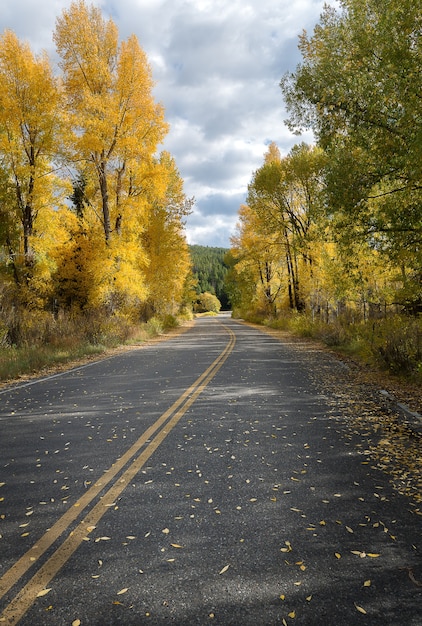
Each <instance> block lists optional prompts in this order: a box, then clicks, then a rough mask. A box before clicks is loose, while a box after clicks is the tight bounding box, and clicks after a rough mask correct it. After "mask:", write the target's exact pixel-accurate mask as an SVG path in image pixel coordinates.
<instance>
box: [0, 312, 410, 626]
mask: <svg viewBox="0 0 422 626" xmlns="http://www.w3.org/2000/svg"><path fill="white" fill-rule="evenodd" d="M341 369H342V365H341V363H340V362H336V361H335V359H333V357H331V356H329V355H327V354H326V353H321V354H318V353H312V351H311V350H309V351H307V350H306V349H303V348H302V349H301V350H299V349H298V348H297V346H296V345H295V344H294V343H290V342H289V341H279V340H278V339H277V338H274V337H272V336H270V335H268V334H266V333H264V332H261V331H260V330H259V329H257V328H254V327H249V326H247V325H245V324H242V323H239V322H236V321H234V320H232V319H230V318H229V317H228V316H218V317H216V318H202V319H198V320H196V321H195V323H194V325H193V326H192V327H191V328H189V329H188V330H186V332H184V333H182V334H180V335H177V336H174V337H171V338H169V339H167V340H165V341H161V342H158V343H151V344H148V345H144V346H143V347H141V348H135V349H133V350H129V351H126V352H123V353H118V354H115V355H113V356H111V357H109V358H106V359H103V360H100V361H97V362H93V363H92V362H91V363H89V364H87V365H83V366H80V367H76V368H74V369H71V370H69V371H67V372H62V373H59V374H57V375H54V376H48V377H44V378H40V379H33V380H29V381H26V382H23V383H19V384H16V385H12V386H10V387H8V388H6V389H3V390H2V391H1V392H0V576H1V578H0V598H1V600H0V615H1V617H0V624H3V623H4V624H7V625H8V626H10V625H11V624H20V625H21V626H29V625H31V626H33V625H34V624H37V625H38V624H40V625H46V626H47V625H54V626H62V625H63V626H65V625H66V626H70V625H71V624H73V625H74V626H78V625H79V624H80V625H82V626H85V625H90V626H107V625H122V626H126V625H129V626H132V625H133V626H135V625H136V626H139V625H143V624H151V625H156V626H159V625H161V624H177V625H181V626H190V625H193V624H198V625H202V624H218V625H222V626H226V625H236V626H248V625H252V624H253V625H254V626H256V625H264V626H265V625H273V624H274V625H275V624H283V625H286V624H289V625H290V624H293V625H294V624H300V625H306V626H308V625H312V626H313V625H315V626H317V625H318V626H319V625H321V624H324V626H330V625H333V626H334V625H335V626H339V625H340V626H341V625H344V626H354V625H355V624H356V625H358V624H359V625H360V624H370V625H371V626H376V625H378V624H379V625H382V626H388V625H390V624H391V625H393V624H398V623H400V624H406V625H407V626H421V624H422V602H421V600H422V583H421V582H420V581H421V579H422V567H421V556H420V555H421V548H422V541H421V539H422V537H421V522H422V517H421V515H420V509H419V508H418V507H417V506H416V505H415V504H414V503H413V502H412V501H411V498H409V497H406V496H404V495H401V494H400V493H399V492H398V491H397V490H396V489H395V488H394V487H393V486H392V483H391V477H390V476H389V475H388V474H387V473H385V472H383V471H381V470H380V469H379V467H378V466H377V464H376V463H375V462H374V461H373V460H372V457H371V456H370V455H369V453H368V450H367V448H368V432H365V429H363V430H362V432H360V431H358V430H356V428H351V425H350V422H349V418H348V417H347V416H346V413H345V411H344V406H343V405H345V404H348V403H349V404H350V403H351V402H352V400H351V399H347V398H346V400H345V399H344V398H343V400H342V402H339V400H338V397H339V396H336V397H334V396H331V395H330V393H327V389H326V388H324V385H322V384H320V383H322V382H323V379H324V377H326V376H328V375H330V376H334V377H335V376H336V372H340V371H341ZM348 408H349V415H350V406H349V407H348ZM352 410H353V407H352ZM359 410H360V409H359V406H358V405H357V406H356V411H359Z"/></svg>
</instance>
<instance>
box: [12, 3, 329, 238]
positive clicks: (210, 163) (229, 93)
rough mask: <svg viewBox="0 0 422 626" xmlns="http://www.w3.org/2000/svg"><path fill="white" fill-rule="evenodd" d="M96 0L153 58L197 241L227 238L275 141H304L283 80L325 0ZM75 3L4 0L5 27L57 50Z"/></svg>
mask: <svg viewBox="0 0 422 626" xmlns="http://www.w3.org/2000/svg"><path fill="white" fill-rule="evenodd" d="M93 1H94V4H96V5H97V6H99V7H100V8H101V9H102V10H103V12H104V15H107V16H110V17H111V18H112V19H113V20H114V21H115V23H116V24H117V26H118V28H119V33H120V36H121V38H122V39H125V38H127V37H128V36H129V35H130V34H132V33H135V34H136V35H137V36H138V39H139V42H140V44H141V46H142V47H143V48H144V50H145V52H146V53H147V56H148V59H149V61H150V63H151V66H152V69H153V75H154V79H155V81H156V87H155V92H154V93H155V97H156V98H157V100H159V101H160V102H161V103H162V104H163V105H164V107H165V110H166V118H167V121H168V122H169V123H170V132H169V134H168V136H167V138H166V141H165V143H164V146H163V147H164V148H165V149H166V150H169V151H170V152H171V153H172V154H173V155H174V157H175V159H176V163H177V165H178V168H179V170H180V173H181V175H182V177H183V178H184V180H185V191H186V194H187V195H188V196H195V197H196V200H197V203H196V207H195V212H194V214H193V215H192V216H190V217H189V218H188V221H187V237H188V240H189V242H190V243H203V244H206V245H224V246H228V245H229V239H230V235H231V234H233V229H234V227H235V224H236V221H237V210H238V208H239V205H240V204H241V202H243V201H244V199H245V195H246V192H247V185H248V183H249V181H250V179H251V177H252V174H253V172H254V170H255V169H256V168H257V167H259V166H260V165H261V163H262V160H263V155H264V153H265V151H266V149H267V146H268V143H269V142H270V141H275V142H276V143H277V144H278V146H279V147H280V150H281V152H282V153H284V154H285V153H287V152H288V151H289V150H290V148H291V147H292V145H293V144H294V143H296V142H297V138H296V137H294V136H292V135H291V134H290V133H289V131H288V130H287V128H286V126H285V125H284V123H283V119H284V117H285V116H286V114H285V111H284V107H283V100H282V94H281V90H280V88H279V82H280V79H281V77H282V75H283V74H284V73H285V72H286V71H289V70H290V71H292V70H294V68H295V67H296V65H297V63H298V62H299V61H300V55H299V52H298V50H297V43H298V35H299V34H300V32H301V31H302V30H303V29H307V30H312V29H313V26H314V24H315V23H316V21H317V20H318V17H319V14H320V13H321V10H322V7H323V4H324V0H295V2H292V1H291V0H278V2H274V0H248V1H244V0H231V2H229V3H228V2H227V0H97V1H95V0H93ZM87 2H88V4H90V3H91V0H87ZM70 3H71V0H49V1H48V2H42V3H40V2H39V0H3V4H5V5H6V6H5V7H4V6H3V7H2V11H1V13H0V32H1V31H3V30H4V28H11V29H12V30H14V31H15V32H16V34H17V35H18V36H19V37H20V38H22V39H26V40H28V41H29V43H30V44H31V46H32V47H33V49H34V51H39V50H40V49H41V48H45V49H47V50H48V51H50V52H51V54H52V56H53V55H54V48H53V43H52V33H53V31H54V27H55V21H56V18H57V17H58V16H59V15H60V14H61V12H62V10H63V8H64V7H68V6H69V5H70ZM302 139H303V140H308V141H310V140H311V137H310V136H308V137H303V138H302Z"/></svg>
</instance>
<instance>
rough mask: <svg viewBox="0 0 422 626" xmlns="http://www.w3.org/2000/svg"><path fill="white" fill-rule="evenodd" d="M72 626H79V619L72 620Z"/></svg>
mask: <svg viewBox="0 0 422 626" xmlns="http://www.w3.org/2000/svg"><path fill="white" fill-rule="evenodd" d="M72 626H81V620H80V619H74V620H73V622H72Z"/></svg>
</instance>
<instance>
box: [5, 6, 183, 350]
mask: <svg viewBox="0 0 422 626" xmlns="http://www.w3.org/2000/svg"><path fill="white" fill-rule="evenodd" d="M53 39H54V42H55V44H56V49H57V55H58V58H59V68H60V73H59V74H58V75H56V74H55V73H54V72H53V69H52V64H51V62H50V60H49V58H48V57H47V55H46V54H42V55H39V56H36V55H34V54H33V52H32V51H31V49H30V47H29V45H28V44H26V43H23V42H21V41H20V40H19V39H18V38H17V37H16V35H15V34H14V33H13V32H11V31H7V30H6V31H5V32H4V33H3V34H2V35H1V36H0V345H2V346H3V347H7V346H10V345H14V346H19V345H25V344H30V345H35V344H37V343H43V342H47V341H51V340H54V339H55V338H56V339H57V338H58V337H60V338H63V336H64V335H66V334H71V333H72V332H73V331H77V332H78V333H79V334H84V333H85V334H86V336H87V337H89V338H90V339H91V340H93V341H101V337H103V336H104V335H105V334H106V333H107V332H109V331H110V329H113V328H114V329H115V332H118V333H121V334H122V333H124V329H125V328H126V326H127V325H128V324H130V323H136V322H139V321H140V320H144V321H146V320H148V319H149V318H150V317H151V316H153V315H158V316H161V317H163V316H165V315H169V314H170V315H173V314H175V313H177V312H178V311H179V310H180V309H181V307H183V306H184V304H185V299H186V297H187V296H186V293H187V291H188V290H187V288H186V283H187V277H188V275H189V273H190V258H189V253H188V247H187V243H186V239H185V234H184V230H183V228H184V227H183V224H184V218H185V216H186V215H187V214H189V212H190V209H191V204H192V202H191V201H190V200H189V199H187V198H186V196H185V194H184V191H183V181H182V179H181V177H180V174H179V172H178V169H177V166H176V163H175V161H174V159H173V157H172V156H171V155H170V154H169V153H167V152H161V153H158V152H157V148H158V146H159V145H160V143H161V142H162V141H163V139H164V137H165V135H166V133H167V131H168V125H167V123H166V121H165V114H164V110H163V108H162V106H161V105H159V104H158V103H157V102H155V101H154V98H153V94H152V89H153V79H152V75H151V69H150V66H149V63H148V59H147V57H146V55H145V52H144V51H143V50H142V48H141V47H140V45H139V43H138V41H137V39H136V37H134V36H130V37H128V39H127V40H125V41H119V37H118V32H117V28H116V26H115V24H114V23H113V21H112V20H111V19H110V20H105V19H104V18H103V16H102V14H101V11H100V9H98V8H96V7H94V6H93V5H88V4H86V3H85V2H84V1H83V0H76V1H75V2H72V3H71V4H70V6H69V7H68V8H67V9H65V10H64V11H63V13H62V15H61V16H60V17H59V18H58V19H57V21H56V29H55V31H54V33H53ZM72 328H73V330H72ZM64 329H65V330H64ZM75 339H76V337H75Z"/></svg>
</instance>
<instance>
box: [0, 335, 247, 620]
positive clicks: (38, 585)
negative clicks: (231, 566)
mask: <svg viewBox="0 0 422 626" xmlns="http://www.w3.org/2000/svg"><path fill="white" fill-rule="evenodd" d="M224 328H225V329H226V330H227V332H228V333H229V335H230V340H229V342H228V344H227V345H226V347H225V348H224V350H223V351H222V352H221V353H220V354H219V356H218V357H217V358H216V359H215V360H214V362H213V363H212V364H211V365H210V366H209V367H208V368H207V369H206V370H205V372H203V373H202V374H201V376H199V378H198V379H197V380H196V381H195V382H194V383H193V385H191V386H190V387H189V388H188V389H187V390H186V391H185V392H184V393H183V394H182V395H181V396H180V398H178V399H177V400H176V402H174V404H173V405H172V406H171V407H170V408H169V409H168V410H167V411H165V413H163V415H161V417H160V418H159V419H158V420H157V421H156V422H155V423H154V424H153V425H152V426H150V427H149V428H148V429H147V430H146V431H145V433H143V435H141V437H139V439H138V440H137V441H136V442H135V444H133V445H132V446H131V447H130V448H129V450H128V451H127V452H126V453H125V454H124V455H123V456H122V457H120V458H119V459H118V461H117V462H116V463H115V464H113V465H112V467H111V468H110V469H109V470H107V471H106V472H105V473H104V475H103V477H102V478H101V480H100V481H97V482H96V483H95V485H93V486H92V487H91V488H90V489H89V490H88V491H87V492H86V493H85V494H84V495H83V496H82V497H81V498H80V499H79V500H78V501H77V502H76V503H75V504H74V505H73V507H71V508H70V509H69V510H68V511H67V512H66V513H65V514H64V515H63V516H62V517H61V518H60V519H59V520H58V521H57V522H56V523H55V524H54V525H53V526H52V527H51V528H50V529H49V530H48V531H47V532H46V533H45V534H44V535H43V536H42V537H41V538H40V540H39V541H38V542H37V544H36V545H34V546H33V547H32V548H31V549H30V550H28V551H27V552H26V553H25V554H24V555H23V556H22V557H21V558H20V559H19V560H18V561H17V562H16V563H15V564H14V565H13V566H12V567H11V568H10V569H9V570H8V571H7V572H6V573H5V574H4V576H2V578H1V579H0V598H1V597H2V596H3V595H4V594H5V593H6V592H7V591H8V590H9V589H10V588H11V587H12V586H13V585H14V584H16V583H17V582H18V580H19V579H20V578H21V577H22V576H23V574H24V573H25V572H26V571H27V570H28V569H29V568H30V567H31V566H32V565H33V564H34V562H35V561H36V560H37V559H38V558H40V556H41V555H42V554H44V553H45V551H46V550H47V549H48V548H49V547H50V546H51V545H52V544H53V543H54V541H55V540H56V539H57V538H58V537H59V536H60V535H61V534H63V532H64V531H65V530H66V529H67V528H68V527H69V525H70V524H71V523H72V522H73V521H75V519H76V518H77V517H78V516H79V515H80V514H81V512H82V510H83V509H84V508H86V507H87V506H88V504H90V502H92V501H93V500H94V498H95V497H96V496H97V495H98V493H99V492H100V491H101V490H102V489H104V487H105V486H107V485H108V484H109V483H110V482H111V481H112V479H113V478H114V477H115V476H116V474H117V473H118V472H119V471H120V470H121V469H123V467H124V466H125V465H126V463H128V461H129V460H131V459H132V458H133V457H134V456H135V454H137V453H138V452H139V450H140V449H141V448H142V446H143V445H144V444H145V443H146V442H147V441H148V440H149V439H151V437H152V435H153V434H154V433H155V432H156V431H157V430H158V429H159V428H160V427H161V426H163V427H162V428H161V430H160V431H159V432H158V433H157V434H156V435H155V437H154V439H152V441H151V442H150V443H149V444H148V445H147V447H146V448H145V449H144V450H143V451H142V452H141V454H140V455H139V456H137V457H136V458H135V460H134V461H132V463H131V465H130V466H129V467H128V468H127V469H126V470H125V471H124V473H123V474H122V475H121V477H120V478H119V479H118V480H117V481H116V482H115V483H114V484H113V485H112V486H111V487H110V489H109V490H108V491H107V492H106V493H105V494H104V496H103V497H102V498H101V499H100V500H99V501H98V502H97V504H95V505H94V507H93V508H92V509H91V511H89V512H88V514H87V515H86V516H85V517H84V519H82V520H81V521H80V522H79V524H78V526H77V527H76V528H75V529H74V530H73V531H72V532H71V533H70V534H69V535H68V536H67V537H66V538H65V539H64V540H63V542H62V543H61V544H60V546H59V547H58V548H57V549H56V551H55V552H54V553H53V555H52V556H51V557H50V558H49V559H48V560H47V561H46V563H45V564H44V565H42V566H41V567H40V568H39V570H38V571H37V572H36V573H35V574H34V576H33V577H32V578H31V580H30V581H29V582H28V583H27V584H26V585H25V586H24V587H23V588H22V589H21V591H20V592H19V593H18V594H17V595H16V596H15V597H14V598H13V600H12V601H11V602H10V603H9V604H8V605H7V606H6V608H5V609H4V611H3V613H2V615H1V616H0V623H1V624H3V623H6V624H8V626H12V625H14V624H17V623H18V622H19V620H20V619H21V618H22V617H23V615H24V614H25V613H26V611H27V610H28V609H29V608H30V606H31V605H32V604H33V603H34V601H35V599H36V598H37V595H38V594H39V592H40V591H42V590H43V589H44V588H45V587H46V585H47V584H48V583H49V582H50V580H51V579H52V578H53V577H54V576H55V575H56V574H57V572H58V571H59V570H60V569H61V568H62V567H63V565H64V564H65V563H66V561H67V560H68V559H69V558H70V557H71V556H72V554H73V553H74V552H75V550H76V549H77V548H78V546H79V545H80V544H81V542H82V541H83V540H84V539H85V538H86V537H87V535H88V534H89V533H90V532H92V530H93V529H94V527H95V526H96V524H97V523H98V521H99V520H100V519H101V517H102V516H103V515H104V514H105V513H106V512H107V510H108V509H109V508H110V505H112V504H113V503H114V502H115V501H116V499H117V498H118V497H119V496H120V494H121V493H122V492H123V491H124V490H125V489H126V487H127V486H128V484H129V483H130V481H131V480H133V478H134V476H136V474H137V473H138V472H139V471H140V469H141V468H142V467H143V466H144V465H145V463H146V462H147V461H148V459H149V458H150V457H151V455H152V454H153V453H154V452H155V450H156V449H157V448H158V447H159V446H160V444H161V443H162V442H163V441H164V439H165V438H166V437H167V435H168V434H169V433H170V432H171V430H172V429H173V428H174V427H175V426H176V424H177V423H178V422H179V421H180V419H181V418H182V417H183V415H184V414H185V413H186V411H187V410H188V409H189V407H190V406H191V405H192V404H193V403H194V402H195V400H196V399H197V398H198V396H199V395H200V394H201V393H202V392H203V390H204V389H205V388H206V386H207V385H208V383H209V382H210V381H211V380H212V378H214V376H215V375H216V373H217V372H218V371H219V369H220V368H221V367H222V365H223V364H224V362H225V361H226V359H227V358H228V356H229V355H230V353H231V352H232V350H233V348H234V345H235V343H236V338H235V334H234V333H233V331H232V330H230V329H229V328H227V327H226V326H224ZM169 418H170V419H169Z"/></svg>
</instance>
